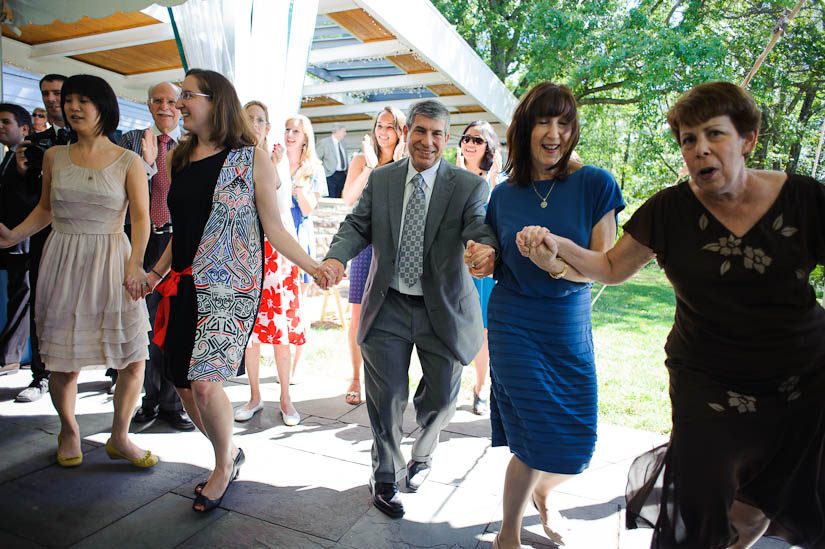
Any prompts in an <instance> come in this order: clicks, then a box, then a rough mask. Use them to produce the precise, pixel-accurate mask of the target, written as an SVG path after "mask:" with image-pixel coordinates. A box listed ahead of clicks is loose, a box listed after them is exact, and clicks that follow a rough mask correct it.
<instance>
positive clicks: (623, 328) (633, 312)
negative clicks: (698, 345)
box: [265, 265, 675, 432]
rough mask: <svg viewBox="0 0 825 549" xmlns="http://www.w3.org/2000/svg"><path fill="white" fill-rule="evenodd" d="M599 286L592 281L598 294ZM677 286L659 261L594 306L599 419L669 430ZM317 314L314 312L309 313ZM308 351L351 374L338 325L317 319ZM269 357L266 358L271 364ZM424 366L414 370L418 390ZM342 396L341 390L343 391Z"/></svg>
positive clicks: (467, 388) (314, 362)
mask: <svg viewBox="0 0 825 549" xmlns="http://www.w3.org/2000/svg"><path fill="white" fill-rule="evenodd" d="M600 288H601V285H600V284H596V285H594V290H595V291H594V293H593V295H594V296H595V295H596V293H597V292H598V290H599V289H600ZM674 303H675V302H674V298H673V290H672V289H671V287H670V284H669V283H668V281H667V279H666V278H665V276H664V273H662V272H661V271H660V270H659V269H658V268H657V267H656V266H655V265H653V266H650V267H647V268H645V269H644V270H642V272H641V273H639V274H638V275H636V276H635V277H633V278H632V279H630V280H629V281H628V282H625V283H624V284H622V285H620V286H611V287H608V288H607V289H606V290H605V291H604V293H603V294H602V296H601V297H600V298H599V300H598V301H597V302H596V306H595V308H594V310H593V340H594V343H595V346H596V367H597V369H598V376H599V419H600V420H601V421H606V422H608V423H613V424H616V425H624V426H627V427H634V428H638V429H646V430H649V431H658V432H668V431H670V401H669V400H668V396H667V372H666V370H665V367H664V359H665V355H664V350H663V346H664V344H665V338H666V337H667V334H668V332H669V331H670V327H671V325H672V324H673V309H674V306H675V305H674ZM309 316H310V318H312V319H313V320H315V319H316V318H317V313H315V315H313V314H310V315H309ZM305 353H306V354H305V355H304V359H305V360H304V366H303V368H306V369H307V371H312V372H314V373H315V374H316V375H318V374H320V375H323V376H324V377H326V378H328V379H335V380H337V381H336V383H340V384H341V394H342V395H343V392H344V390H345V389H346V386H347V378H348V377H349V376H350V375H351V370H350V366H349V354H348V350H347V346H346V336H345V333H344V331H343V330H342V329H340V327H338V328H334V327H333V328H329V327H322V326H320V325H318V324H317V323H316V324H315V326H314V327H313V328H312V330H311V332H310V334H309V344H308V345H307V348H306V351H305ZM270 362H271V360H270V359H268V358H267V359H265V363H267V364H269V363H270ZM420 376H421V374H420V370H419V369H418V368H416V367H413V368H412V369H411V372H410V388H411V391H415V387H416V386H417V385H418V380H419V379H420ZM474 380H475V375H474V373H473V368H472V367H467V368H464V372H463V375H462V380H461V394H460V396H459V402H460V403H463V404H464V405H466V404H467V403H468V402H470V401H471V399H472V390H473V389H472V387H473V383H474ZM342 398H343V396H342Z"/></svg>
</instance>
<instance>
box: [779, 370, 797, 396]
mask: <svg viewBox="0 0 825 549" xmlns="http://www.w3.org/2000/svg"><path fill="white" fill-rule="evenodd" d="M798 384H799V376H791V377H789V378H788V379H786V380H785V381H783V382H782V384H781V385H780V386H779V392H780V393H786V400H787V401H788V402H790V401H792V400H796V399H798V398H799V397H800V396H802V391H798V390H797V385H798Z"/></svg>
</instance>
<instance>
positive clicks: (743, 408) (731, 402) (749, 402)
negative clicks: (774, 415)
mask: <svg viewBox="0 0 825 549" xmlns="http://www.w3.org/2000/svg"><path fill="white" fill-rule="evenodd" d="M728 396H729V397H730V398H729V399H728V406H730V407H731V408H736V410H737V411H738V412H739V413H740V414H744V413H745V412H755V411H756V397H752V396H748V395H741V394H739V393H736V392H734V391H728Z"/></svg>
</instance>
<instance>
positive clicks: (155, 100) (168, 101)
mask: <svg viewBox="0 0 825 549" xmlns="http://www.w3.org/2000/svg"><path fill="white" fill-rule="evenodd" d="M181 95H183V94H181ZM177 102H178V100H177V99H164V98H162V97H153V98H152V99H150V100H149V104H150V105H154V106H156V107H162V106H165V105H168V106H170V107H174V106H175V103H177Z"/></svg>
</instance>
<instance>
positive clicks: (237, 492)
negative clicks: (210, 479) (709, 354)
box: [0, 299, 787, 549]
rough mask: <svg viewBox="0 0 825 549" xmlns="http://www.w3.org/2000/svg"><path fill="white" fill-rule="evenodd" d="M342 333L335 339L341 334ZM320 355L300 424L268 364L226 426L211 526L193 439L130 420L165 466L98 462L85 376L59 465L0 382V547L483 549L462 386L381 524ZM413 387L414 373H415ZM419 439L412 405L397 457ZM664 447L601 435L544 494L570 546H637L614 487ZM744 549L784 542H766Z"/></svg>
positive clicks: (360, 418) (488, 476) (481, 440)
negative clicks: (197, 495) (67, 464)
mask: <svg viewBox="0 0 825 549" xmlns="http://www.w3.org/2000/svg"><path fill="white" fill-rule="evenodd" d="M313 301H317V299H315V300H313ZM315 307H316V309H317V308H318V307H317V303H315ZM316 312H317V311H316ZM315 318H317V315H316V316H315ZM338 332H339V333H340V336H339V335H337V334H333V337H334V338H335V339H336V340H337V339H342V338H343V333H342V332H340V330H339V331H338ZM313 337H315V336H313ZM270 348H271V347H270ZM266 351H267V346H264V352H266ZM325 352H326V353H327V354H326V356H328V357H329V358H327V359H325V360H318V361H316V363H321V364H326V367H312V368H309V367H308V368H306V369H305V370H306V371H304V372H303V374H302V382H301V383H299V384H297V385H294V386H292V387H291V394H292V399H293V401H294V402H295V405H296V407H297V409H298V410H299V412H300V413H301V415H302V421H301V423H300V425H298V426H296V427H287V426H285V425H284V424H283V422H282V421H281V417H280V413H279V409H278V399H279V391H280V386H279V385H278V384H277V383H276V382H275V368H274V367H271V366H266V362H264V366H262V369H261V378H262V392H263V397H264V400H265V407H264V409H263V411H261V412H260V413H258V414H256V415H255V417H254V418H253V419H252V420H251V421H249V422H247V423H243V424H241V423H236V424H235V427H236V429H235V434H236V439H235V440H236V442H237V444H238V445H239V446H241V447H242V448H243V449H244V452H245V453H246V456H247V461H246V464H245V465H244V466H243V468H242V470H241V473H240V477H239V480H238V481H236V482H235V483H234V484H233V486H232V488H231V489H230V491H229V493H228V495H227V496H226V498H225V499H224V501H223V505H222V507H221V508H219V509H217V510H215V511H214V512H212V513H210V514H207V515H200V514H196V513H194V512H193V511H192V509H191V507H192V500H193V499H194V497H193V495H192V491H193V488H194V486H195V484H197V483H198V482H199V481H201V480H203V479H204V478H205V477H206V475H207V474H208V472H209V470H210V468H211V466H212V464H213V456H212V452H211V446H210V445H209V443H208V442H207V440H206V439H205V438H204V437H203V436H202V435H201V434H199V433H197V432H193V433H179V432H176V431H173V430H171V429H170V428H169V427H168V426H167V425H166V424H165V423H162V422H155V423H150V424H146V425H133V431H134V433H135V434H134V439H135V441H136V443H137V444H139V445H140V446H143V447H145V448H148V449H151V450H152V451H153V452H155V453H156V454H158V455H159V456H160V458H161V462H160V463H159V464H158V465H157V466H155V467H153V468H151V469H149V470H138V469H135V468H133V467H132V466H131V465H129V464H128V463H126V462H123V461H111V460H109V459H108V456H107V455H106V453H105V450H104V449H103V444H104V443H105V442H106V440H107V439H108V437H109V431H110V427H111V420H112V404H111V399H112V397H111V396H110V395H108V394H107V389H108V387H109V381H108V378H106V377H105V376H104V375H103V372H102V371H91V372H83V373H82V374H81V376H80V384H79V394H78V400H77V418H78V423H79V424H80V429H81V434H82V436H83V437H84V438H83V452H84V456H83V464H82V465H81V466H80V467H78V468H74V469H63V468H61V467H59V466H58V465H57V463H56V460H55V451H56V448H57V438H56V435H57V433H58V432H59V421H58V418H57V415H56V412H55V410H54V408H53V406H52V403H51V399H49V398H43V399H41V400H39V401H37V402H34V403H29V404H19V403H15V402H13V399H14V397H15V395H16V394H17V393H18V392H19V391H20V390H21V389H22V388H23V387H25V386H26V385H27V384H28V383H29V381H30V380H31V374H30V372H29V371H28V370H23V371H20V372H18V373H16V374H13V375H8V376H4V377H0V440H2V449H3V451H2V452H0V547H2V548H18V547H20V548H28V547H69V546H72V547H100V548H132V547H146V548H152V549H160V548H167V547H284V548H302V547H336V548H386V547H405V548H410V547H450V548H457V547H479V548H484V547H490V546H491V544H492V540H493V538H494V536H495V533H496V532H497V531H498V529H499V527H500V520H501V492H502V483H503V478H504V470H505V468H506V464H507V461H508V460H509V457H510V455H509V452H508V451H507V449H506V448H492V447H491V446H490V440H489V435H490V426H489V419H488V418H487V417H478V416H475V415H473V414H472V413H471V412H470V402H469V398H470V391H468V390H464V391H462V397H461V400H460V402H459V407H458V410H457V412H456V415H455V417H454V418H453V421H452V423H451V424H450V425H449V427H448V428H447V429H446V430H445V431H444V432H443V433H442V437H441V443H440V444H439V447H438V449H437V450H436V453H435V455H434V466H433V471H432V474H431V475H430V478H429V480H428V481H427V483H425V484H424V486H423V487H422V488H421V490H419V492H418V493H417V494H403V497H404V505H405V508H406V511H407V513H406V516H405V517H404V518H403V519H401V520H392V519H390V518H388V517H386V516H384V515H383V514H381V513H380V512H379V511H378V510H376V509H375V508H373V507H372V505H371V503H370V495H369V491H368V489H367V479H368V478H369V474H370V452H369V450H370V444H371V435H370V430H369V422H368V419H367V411H366V407H365V405H363V404H362V405H359V406H355V407H353V406H350V405H348V404H347V403H346V402H344V395H343V391H344V389H345V388H346V386H347V380H346V377H347V370H348V369H349V368H348V366H347V365H346V363H348V357H347V356H346V354H345V347H343V346H342V347H340V348H339V347H336V348H335V349H332V350H327V351H325ZM418 377H420V370H419V369H418V367H417V365H416V364H415V363H414V364H413V366H412V368H411V378H412V379H413V380H415V379H416V378H418ZM226 390H227V393H228V394H229V397H230V400H231V401H232V403H233V406H236V407H237V406H241V405H242V404H243V403H245V402H246V400H247V399H248V397H249V392H248V387H247V386H246V378H239V379H237V380H236V381H233V382H230V383H227V384H226ZM417 429H418V427H417V425H416V424H415V419H414V414H413V410H412V405H410V406H409V407H408V409H407V414H406V417H405V421H404V432H405V434H406V435H407V438H406V439H405V440H404V450H405V452H406V453H407V454H409V449H410V445H411V443H412V440H413V439H414V438H415V437H416V434H417V433H416V431H417ZM665 439H666V438H665V437H664V436H662V435H660V434H655V433H648V432H643V431H635V430H631V429H626V428H622V427H617V426H612V425H606V424H603V425H599V436H598V443H597V446H596V453H595V456H594V458H593V461H592V463H591V466H590V468H589V469H588V470H587V471H586V472H585V473H583V474H582V475H579V476H578V477H576V478H574V479H572V480H570V481H568V482H566V483H564V484H562V485H561V486H560V487H559V488H558V489H557V492H556V493H555V496H554V498H553V501H554V502H555V505H556V506H557V507H558V509H559V510H560V511H561V514H562V515H563V516H565V517H566V518H567V519H568V522H569V525H570V526H571V528H572V531H573V532H574V533H575V538H574V539H573V541H572V543H571V544H570V545H568V546H569V547H577V548H579V547H580V548H587V549H614V548H621V549H642V548H645V547H648V546H649V544H650V531H649V530H625V529H624V528H623V527H622V524H623V519H624V515H623V506H624V487H625V479H626V474H627V469H628V467H629V465H630V463H631V462H632V460H633V458H634V457H635V456H636V455H638V454H640V453H642V452H644V451H646V450H647V449H649V448H652V447H653V446H656V445H658V444H660V443H662V442H663V441H664V440H665ZM524 526H525V531H524V534H523V536H522V538H523V543H525V544H528V545H531V546H533V547H553V545H552V544H551V543H550V542H549V540H548V539H547V538H545V537H544V536H543V535H542V528H541V524H540V521H539V517H538V512H537V511H536V510H535V509H533V508H532V506H529V507H528V509H527V511H526V515H525V519H524ZM756 547H757V548H758V549H779V548H786V547H787V544H784V543H780V542H777V541H776V540H769V539H763V540H761V541H760V542H759V543H758V544H757V545H756Z"/></svg>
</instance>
